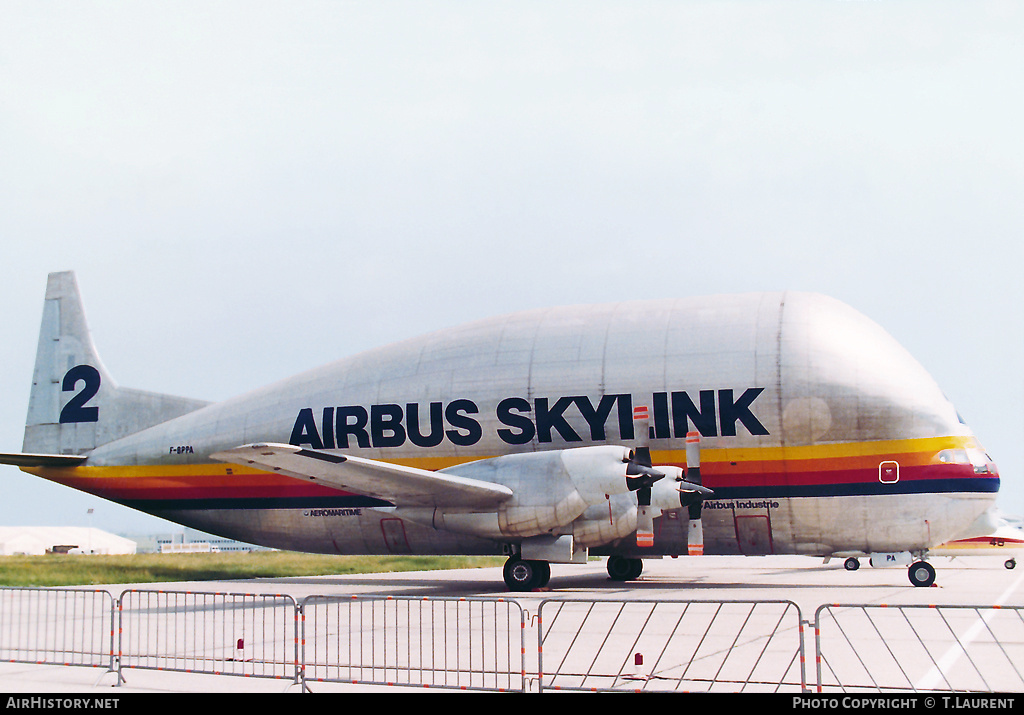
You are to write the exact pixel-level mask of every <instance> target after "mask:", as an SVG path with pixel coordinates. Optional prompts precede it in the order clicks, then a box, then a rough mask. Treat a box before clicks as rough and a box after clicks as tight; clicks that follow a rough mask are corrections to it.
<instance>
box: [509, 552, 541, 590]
mask: <svg viewBox="0 0 1024 715" xmlns="http://www.w3.org/2000/svg"><path fill="white" fill-rule="evenodd" d="M502 575H503V576H504V578H505V585H506V586H508V588H509V590H510V591H518V592H525V591H532V590H533V589H535V588H540V587H541V586H545V585H547V582H548V581H549V580H550V579H551V566H550V565H549V564H548V562H547V561H525V560H523V559H521V558H519V557H518V556H513V557H511V558H509V560H508V561H506V562H505V568H504V569H502Z"/></svg>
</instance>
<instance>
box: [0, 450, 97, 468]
mask: <svg viewBox="0 0 1024 715" xmlns="http://www.w3.org/2000/svg"><path fill="white" fill-rule="evenodd" d="M85 459H86V458H85V456H84V455H80V454H27V453H25V452H0V464H12V465H14V466H15V467H77V466H78V465H79V464H81V463H82V462H84V461H85Z"/></svg>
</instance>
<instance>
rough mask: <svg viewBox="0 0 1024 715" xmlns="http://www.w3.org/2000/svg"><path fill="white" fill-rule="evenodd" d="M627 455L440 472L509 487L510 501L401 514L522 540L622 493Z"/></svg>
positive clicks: (500, 460)
mask: <svg viewBox="0 0 1024 715" xmlns="http://www.w3.org/2000/svg"><path fill="white" fill-rule="evenodd" d="M629 458H630V451H629V450H628V449H626V448H625V447H608V446H597V447H578V448H575V449H562V450H552V451H548V452H528V453H523V454H509V455H505V456H502V457H495V458H494V459H485V460H481V461H479V462H470V463H468V464H461V465H458V466H455V467H450V468H448V469H444V470H442V471H443V472H444V473H445V474H453V475H457V476H460V477H465V478H468V479H478V480H481V481H487V482H492V483H497V484H503V485H505V486H507V487H509V488H510V489H511V490H512V492H513V495H514V496H513V497H512V498H511V499H510V500H509V501H507V502H506V503H505V504H503V505H502V506H501V507H500V508H499V509H498V510H497V512H489V513H467V512H466V511H465V510H451V511H446V512H441V511H437V510H433V509H429V508H427V509H424V508H417V509H401V510H399V514H400V515H401V516H403V517H404V518H408V519H409V520H411V521H415V522H417V523H421V524H424V525H429V526H432V527H433V528H436V529H444V530H447V531H454V532H458V533H463V534H474V535H477V536H485V537H489V538H500V537H514V538H526V537H530V536H538V535H541V534H550V533H552V532H554V531H556V530H559V529H561V528H562V527H566V526H568V525H569V524H571V523H572V522H574V521H575V520H576V519H578V518H579V517H580V515H581V514H583V512H584V511H585V510H586V509H587V507H590V506H595V505H598V504H604V503H605V502H606V500H607V498H608V497H609V496H611V495H617V494H626V493H627V492H629V486H628V485H627V483H626V476H627V475H626V469H627V466H628V464H629Z"/></svg>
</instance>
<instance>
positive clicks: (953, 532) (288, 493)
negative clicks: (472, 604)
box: [27, 293, 998, 556]
mask: <svg viewBox="0 0 1024 715" xmlns="http://www.w3.org/2000/svg"><path fill="white" fill-rule="evenodd" d="M73 396H74V392H73V391H72V392H71V394H70V395H66V396H65V397H64V399H66V398H67V397H73ZM639 405H646V406H648V407H649V409H650V434H649V443H650V447H651V451H652V454H653V461H654V464H656V465H658V464H665V465H678V466H684V465H685V445H684V440H685V437H686V434H687V432H688V431H698V432H700V434H701V447H702V464H701V474H702V478H703V484H704V485H705V486H707V487H710V488H711V489H712V490H714V497H713V498H712V499H710V500H708V501H706V502H705V503H704V506H703V512H702V519H703V532H704V552H705V553H707V554H770V553H775V554H813V555H838V554H859V553H877V552H901V551H911V552H921V551H925V550H927V549H928V548H929V547H931V546H934V545H937V544H940V543H942V542H944V541H948V540H950V539H952V538H955V537H956V536H958V535H959V534H961V533H962V532H964V530H965V529H967V528H968V527H969V526H970V525H971V523H972V522H973V521H974V520H975V519H976V518H977V517H978V516H979V515H980V514H981V513H983V512H984V511H985V510H986V508H988V507H989V506H990V505H991V504H992V503H993V501H994V499H995V496H996V491H997V490H998V476H997V474H996V472H995V469H994V466H993V465H989V464H987V463H986V462H987V459H984V458H979V457H978V454H979V453H980V450H979V449H978V445H977V444H976V442H975V439H974V437H973V436H972V435H971V433H970V431H969V430H968V429H967V427H966V426H965V425H964V424H962V423H961V422H960V420H959V419H958V416H957V414H956V411H955V409H954V408H953V406H952V405H951V404H950V403H949V402H948V400H946V398H945V397H944V396H943V394H942V392H941V390H940V389H939V388H938V386H937V385H936V384H935V382H934V381H933V380H932V379H931V378H930V376H929V375H928V374H927V373H926V371H925V370H924V369H923V368H922V367H921V366H920V365H919V364H918V363H917V362H916V361H915V360H914V359H913V358H911V357H910V356H909V355H908V354H907V352H906V351H904V350H903V349H902V348H901V347H900V346H899V345H898V344H897V343H896V342H895V341H894V340H893V339H892V338H891V337H890V336H889V335H888V334H887V333H885V332H884V331H883V330H882V329H880V328H879V327H878V326H877V325H876V324H874V323H873V322H871V321H869V320H867V319H866V318H864V317H863V316H862V315H860V314H859V313H857V312H855V311H853V310H852V309H850V308H849V307H847V306H845V305H843V304H842V303H839V302H837V301H834V300H832V299H829V298H826V297H823V296H820V295H814V294H801V293H765V294H745V295H735V296H712V297H702V298H687V299H679V300H668V301H643V302H630V303H623V304H612V305H599V306H582V307H567V308H557V309H550V310H541V311H534V312H525V313H518V314H512V315H508V316H504V317H499V318H495V319H491V320H485V321H481V322H477V323H473V324H470V325H466V326H463V327H459V328H454V329H450V330H445V331H441V332H437V333H433V334H429V335H426V336H424V337H420V338H416V339H412V340H408V341H405V342H402V343H398V344H394V345H391V346H387V347H383V348H380V349H377V350H372V351H369V352H366V353H363V354H360V355H357V356H355V357H352V358H349V359H345V360H341V361H339V362H336V363H333V364H330V365H327V366H325V367H322V368H320V369H317V370H313V371H310V372H307V373H304V374H302V375H299V376H297V377H294V378H291V379H289V380H286V381H283V382H280V383H278V384H275V385H272V386H270V387H267V388H265V389H262V390H259V391H257V392H253V393H250V394H247V395H243V396H240V397H238V398H235V399H232V400H228V401H226V402H223V403H218V404H212V405H208V406H206V407H203V408H201V409H197V410H195V411H193V412H189V413H188V414H184V415H182V416H180V417H177V418H175V419H172V420H170V421H168V422H165V423H162V424H157V425H155V426H152V427H149V428H148V429H144V430H142V431H140V432H138V433H136V434H129V435H128V436H125V437H122V438H119V439H115V440H114V441H111V442H108V443H106V444H100V446H98V447H95V449H93V450H91V451H90V452H89V453H88V459H87V461H86V462H85V463H84V465H82V466H78V467H75V468H51V467H33V468H31V469H28V470H27V471H31V472H32V473H34V474H38V475H40V476H43V477H45V478H47V479H52V480H54V481H58V482H61V483H64V484H68V485H70V486H73V487H75V488H77V489H82V490H84V491H87V492H91V493H95V494H98V495H100V496H103V497H106V498H109V499H111V500H113V501H116V502H120V503H123V504H127V505H129V506H132V507H135V508H138V509H140V510H143V511H146V512H150V513H153V514H156V515H158V516H161V517H164V518H167V519H170V520H172V521H175V522H179V523H182V524H186V525H190V526H193V527H196V528H198V529H201V530H205V531H209V532H213V533H217V534H221V535H224V536H229V537H233V538H236V539H239V540H242V541H246V542H250V543H257V544H263V545H267V546H272V547H277V548H283V549H292V550H299V551H310V552H324V553H344V554H389V553H413V554H435V553H443V554H500V553H503V551H505V550H506V548H507V544H508V543H509V542H510V541H514V539H511V538H510V539H500V538H486V537H481V536H475V535H471V534H459V533H454V532H452V531H448V530H444V529H438V528H434V527H433V526H431V525H430V524H425V523H423V520H422V519H417V520H410V519H407V518H404V517H403V515H402V510H401V509H400V508H398V509H396V508H394V507H393V505H390V504H388V503H385V502H382V501H381V500H378V499H372V498H367V497H364V496H361V495H359V494H347V493H339V492H338V491H336V490H332V489H329V488H327V487H323V486H319V485H316V484H307V483H303V482H302V481H300V480H297V479H294V478H291V477H287V476H282V475H279V474H273V473H269V472H265V471H261V470H257V469H246V468H244V467H241V466H239V465H237V464H225V463H222V462H218V461H216V460H213V459H211V458H210V457H209V455H211V454H213V453H215V452H218V451H221V450H226V449H231V448H234V447H237V446H239V445H244V444H250V443H259V442H278V443H291V444H297V445H300V446H303V447H306V448H310V449H317V450H324V451H329V452H337V453H341V454H348V455H355V456H361V457H367V458H371V459H376V460H382V461H386V462H392V463H401V464H406V465H411V466H416V467H420V468H425V469H430V470H438V469H442V468H447V467H451V466H453V465H457V464H462V463H467V462H471V461H474V460H482V459H488V458H492V457H497V456H500V455H506V454H514V453H522V452H537V451H544V450H553V449H566V448H573V447H581V446H587V445H619V444H621V445H624V446H627V447H628V446H631V445H633V444H635V443H636V441H637V437H638V435H635V434H634V433H633V422H632V418H631V416H632V409H633V407H635V406H639ZM63 451H65V452H67V451H76V448H75V445H74V444H70V445H64V449H63ZM965 454H966V455H969V458H966V459H965V458H963V455H965ZM950 455H958V456H954V457H952V458H951V457H950ZM972 458H973V461H972ZM516 487H517V488H518V489H519V492H518V495H517V497H516V498H517V499H519V500H533V501H534V502H536V503H543V501H544V500H545V499H546V498H548V497H547V495H546V494H545V489H546V487H545V484H544V483H543V481H542V480H538V481H537V482H536V483H533V484H530V485H522V484H520V485H516ZM609 508H610V507H609ZM686 513H687V512H686V510H685V509H681V510H678V511H665V512H663V513H661V516H660V518H658V519H657V520H656V522H655V540H654V545H653V547H650V548H638V547H637V545H636V541H635V539H634V538H622V537H621V536H618V535H617V536H615V537H614V538H611V539H610V540H607V541H605V542H603V543H598V541H600V537H594V536H593V533H594V532H593V530H592V529H591V532H589V533H590V534H591V535H590V536H589V537H586V538H587V539H589V542H588V543H587V545H588V546H589V548H590V553H592V554H612V553H615V554H622V555H630V556H655V555H676V554H686V553H687V522H688V520H687V516H686ZM609 518H610V517H609V514H608V513H607V510H606V512H605V513H601V510H600V509H597V510H590V511H589V512H588V513H587V514H586V515H585V518H584V517H581V518H580V520H579V521H578V522H576V523H575V524H569V525H566V526H565V527H564V529H562V530H561V531H562V532H563V533H570V534H571V533H573V530H574V529H578V532H579V537H580V539H581V540H585V539H584V536H583V534H584V528H583V527H584V523H583V522H584V521H586V522H587V523H588V524H589V525H590V526H591V527H593V526H594V525H595V524H600V522H601V520H602V519H609ZM595 539H597V541H595Z"/></svg>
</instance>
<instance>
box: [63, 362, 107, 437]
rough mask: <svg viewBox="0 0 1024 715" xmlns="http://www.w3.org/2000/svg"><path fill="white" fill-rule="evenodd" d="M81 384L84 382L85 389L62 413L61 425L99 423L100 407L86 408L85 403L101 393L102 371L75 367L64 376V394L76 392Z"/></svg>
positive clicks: (89, 366)
mask: <svg viewBox="0 0 1024 715" xmlns="http://www.w3.org/2000/svg"><path fill="white" fill-rule="evenodd" d="M80 382H84V383H85V387H83V388H82V389H81V390H79V392H78V394H76V395H75V396H74V397H72V398H71V399H70V400H69V401H68V403H67V404H66V405H64V409H62V410H61V411H60V423H61V424H67V423H72V422H98V421H99V419H100V408H99V407H86V406H85V403H87V402H88V401H89V400H91V399H92V398H93V397H95V396H96V393H97V392H99V391H100V371H99V370H97V369H96V368H94V367H93V366H92V365H75V366H74V367H73V368H71V369H70V370H68V371H67V373H66V374H65V375H64V382H63V383H62V384H61V389H62V390H63V391H64V392H74V390H75V388H76V387H77V386H78V383H80Z"/></svg>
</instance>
